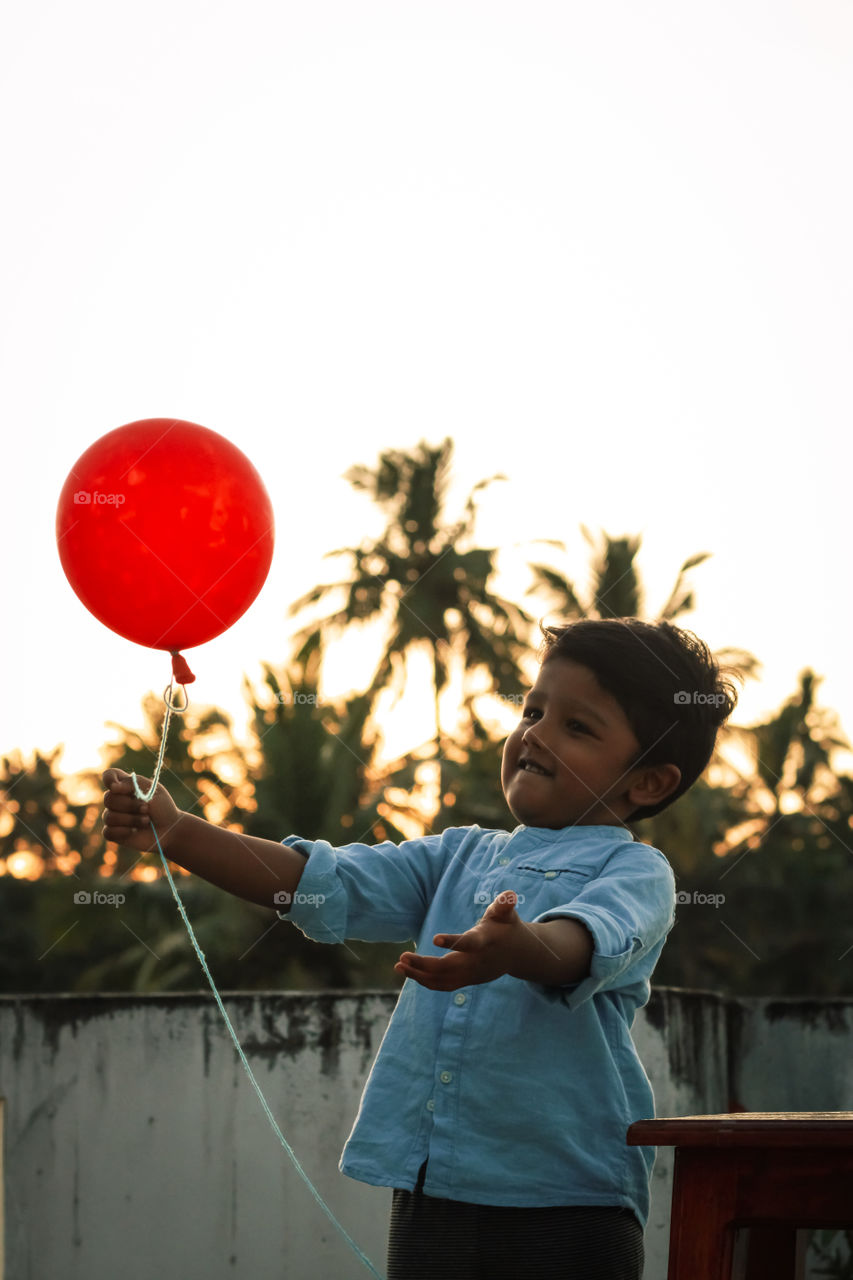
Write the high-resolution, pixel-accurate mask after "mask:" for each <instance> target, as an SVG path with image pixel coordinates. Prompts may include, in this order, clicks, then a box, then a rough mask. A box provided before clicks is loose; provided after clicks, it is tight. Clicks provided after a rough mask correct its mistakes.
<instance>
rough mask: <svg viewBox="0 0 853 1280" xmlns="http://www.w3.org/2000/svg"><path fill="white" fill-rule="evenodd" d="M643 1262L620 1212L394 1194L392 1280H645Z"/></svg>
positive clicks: (627, 1216) (638, 1237) (635, 1232)
mask: <svg viewBox="0 0 853 1280" xmlns="http://www.w3.org/2000/svg"><path fill="white" fill-rule="evenodd" d="M422 1172H423V1171H422ZM643 1257H644V1255H643V1229H642V1227H641V1226H640V1224H639V1222H638V1221H637V1218H636V1217H635V1215H634V1214H633V1213H632V1212H631V1210H630V1209H626V1208H621V1207H619V1206H618V1205H592V1206H590V1205H579V1206H559V1207H557V1208H542V1209H521V1208H505V1207H504V1206H502V1205H490V1204H466V1203H463V1202H462V1201H459V1200H438V1199H436V1198H435V1197H433V1196H425V1195H424V1194H423V1192H422V1191H421V1190H420V1188H419V1187H418V1188H417V1189H416V1190H415V1191H399V1190H395V1191H394V1198H393V1202H392V1207H391V1228H390V1232H389V1236H388V1280H641V1277H642V1274H643Z"/></svg>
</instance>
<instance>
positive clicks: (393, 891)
mask: <svg viewBox="0 0 853 1280" xmlns="http://www.w3.org/2000/svg"><path fill="white" fill-rule="evenodd" d="M285 843H286V844H288V845H291V846H294V847H296V848H298V849H300V850H301V851H302V852H303V853H305V854H307V855H308V861H307V863H306V866H305V870H304V872H303V873H302V877H301V880H300V883H299V890H298V892H297V893H296V894H295V895H294V900H293V904H292V906H291V909H290V912H289V913H288V915H287V916H285V917H284V918H285V919H289V920H291V921H292V922H293V923H294V924H296V925H297V926H298V927H299V928H300V929H301V930H302V931H303V933H305V934H306V935H307V936H308V937H310V938H314V939H315V940H316V941H319V942H340V941H342V940H343V939H344V938H361V939H364V940H365V941H400V942H407V941H408V940H409V939H414V941H415V942H416V944H417V948H418V950H419V951H420V952H421V953H423V954H427V955H442V954H445V953H444V951H443V950H442V948H440V947H436V946H435V945H434V944H433V941H432V938H433V935H434V934H436V933H463V932H464V931H465V930H466V929H470V928H471V927H472V926H473V925H474V924H476V922H477V920H478V919H479V918H480V917H481V916H482V914H483V912H484V910H485V908H486V906H488V904H489V903H490V902H491V901H493V899H494V898H495V897H497V895H498V894H499V893H502V892H505V891H506V890H510V889H511V890H513V891H514V892H515V893H516V894H517V895H518V908H517V909H518V912H519V915H520V916H521V917H522V919H525V920H530V921H544V920H554V919H558V918H560V917H571V918H573V919H577V920H580V921H581V922H582V923H583V924H584V925H586V927H587V928H588V929H589V931H590V933H591V934H592V937H593V941H594V952H593V955H592V960H591V965H590V972H589V974H588V976H587V977H585V978H583V979H582V981H580V982H576V983H572V984H569V985H567V986H564V987H545V986H540V985H539V984H536V983H533V982H527V981H523V980H520V979H517V978H511V977H509V976H507V975H505V976H504V977H501V978H498V979H496V980H495V981H494V982H489V983H483V984H482V985H478V986H470V987H466V988H464V989H462V990H461V991H457V992H443V991H430V990H428V989H427V988H426V987H422V986H420V985H419V984H418V983H415V982H412V981H410V980H407V981H406V982H405V984H404V985H403V988H402V991H401V992H400V998H399V1000H398V1002H397V1006H396V1008H395V1010H394V1013H393V1015H392V1018H391V1022H390V1024H389V1026H388V1030H387V1032H386V1034H385V1037H384V1039H383V1041H382V1045H381V1047H380V1050H379V1053H378V1055H377V1058H376V1062H375V1063H374V1065H373V1068H372V1070H371V1072H370V1076H369V1078H368V1081H367V1084H366V1086H365V1090H364V1095H363V1098H362V1103H361V1107H360V1109H359V1114H358V1117H357V1119H356V1122H355V1125H354V1128H353V1131H352V1133H351V1135H350V1137H349V1140H348V1141H347V1144H346V1147H345V1148H344V1152H343V1156H342V1158H341V1165H340V1167H341V1169H342V1171H343V1172H344V1173H346V1174H348V1175H350V1176H351V1177H354V1178H358V1179H360V1180H362V1181H364V1182H369V1183H373V1184H374V1185H377V1186H391V1187H401V1188H407V1189H409V1190H411V1189H413V1188H414V1186H415V1184H416V1182H417V1177H418V1171H419V1169H420V1167H421V1165H422V1164H423V1163H424V1161H425V1160H426V1161H428V1163H427V1170H426V1182H425V1184H424V1191H425V1192H426V1194H427V1195H431V1196H437V1197H443V1198H447V1199H453V1200H464V1201H470V1202H473V1203H477V1204H497V1205H520V1206H544V1205H626V1206H628V1207H629V1208H631V1209H633V1210H634V1212H635V1213H636V1215H637V1217H638V1219H639V1220H640V1222H641V1224H642V1225H645V1222H646V1220H647V1217H648V1210H649V1176H650V1174H651V1169H652V1164H653V1161H654V1154H655V1152H654V1148H652V1147H629V1146H627V1144H626V1142H625V1134H626V1131H627V1129H628V1126H629V1125H630V1124H631V1123H632V1122H633V1121H634V1120H640V1119H646V1118H650V1117H652V1116H653V1115H654V1098H653V1094H652V1089H651V1085H650V1083H649V1080H648V1077H647V1075H646V1073H645V1071H644V1069H643V1066H642V1064H641V1062H640V1060H639V1057H638V1056H637V1052H636V1049H635V1047H634V1044H633V1041H632V1039H631V1035H630V1028H631V1024H632V1022H633V1018H634V1013H635V1012H636V1010H637V1009H638V1008H641V1007H642V1006H643V1005H644V1004H645V1003H646V1002H647V1000H648V998H649V991H650V988H649V979H650V976H651V973H652V970H653V969H654V967H655V964H656V963H657V960H658V957H659V956H660V953H661V950H662V948H663V944H664V942H665V940H666V935H667V933H668V932H669V930H670V928H671V927H672V925H673V923H674V907H675V883H674V877H673V874H672V870H671V868H670V866H669V863H668V862H667V860H666V858H665V857H664V856H663V854H662V853H660V852H659V851H658V850H656V849H652V848H651V847H650V846H649V845H645V844H641V843H639V842H635V841H634V840H633V837H632V836H631V833H630V832H629V831H627V830H626V829H625V828H621V827H612V826H592V827H590V826H578V827H566V828H563V829H562V830H549V829H545V828H540V827H518V828H516V830H515V831H513V832H511V833H508V832H505V831H484V830H482V829H481V828H479V827H453V828H450V829H448V830H447V831H445V832H443V833H442V834H441V835H439V836H425V837H423V838H422V839H419V840H407V841H404V842H403V843H402V844H401V845H394V844H392V843H390V842H386V843H383V844H379V845H373V846H370V845H359V844H353V845H346V846H344V847H343V848H339V849H333V848H332V847H331V846H330V845H329V844H327V843H325V842H324V841H319V840H318V841H310V840H302V839H300V838H299V837H298V836H290V837H288V839H287V840H286V841H285Z"/></svg>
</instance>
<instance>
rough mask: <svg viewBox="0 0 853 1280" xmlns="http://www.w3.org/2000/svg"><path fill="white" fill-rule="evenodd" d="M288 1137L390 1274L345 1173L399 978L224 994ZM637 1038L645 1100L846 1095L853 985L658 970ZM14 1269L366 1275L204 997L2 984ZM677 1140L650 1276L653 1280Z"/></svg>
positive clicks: (821, 1100)
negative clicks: (365, 987)
mask: <svg viewBox="0 0 853 1280" xmlns="http://www.w3.org/2000/svg"><path fill="white" fill-rule="evenodd" d="M225 1000H226V1004H227V1007H228V1010H229V1013H230V1015H231V1018H232V1020H233V1022H234V1025H235V1030H236V1032H237V1035H238V1036H239V1038H240V1041H241V1043H242V1045H243V1047H244V1049H245V1052H246V1054H247V1056H248V1058H249V1060H250V1062H251V1063H252V1066H253V1069H254V1071H255V1073H256V1075H257V1077H258V1081H259V1083H260V1085H261V1088H262V1089H263V1090H264V1092H265V1094H266V1096H267V1099H268V1101H269V1103H270V1106H271V1108H272V1111H273V1113H274V1115H275V1116H276V1118H277V1119H278V1121H279V1123H280V1125H281V1128H282V1130H283V1131H284V1134H285V1137H286V1138H287V1139H288V1141H289V1142H290V1143H291V1145H292V1146H293V1148H294V1149H295V1151H296V1153H297V1155H298V1156H299V1158H300V1159H301V1161H302V1163H303V1165H304V1166H305V1169H306V1171H307V1173H308V1175H309V1176H310V1177H311V1179H312V1181H313V1182H314V1183H315V1185H316V1186H317V1187H318V1189H319V1191H320V1193H321V1195H322V1196H323V1197H324V1198H325V1199H326V1200H327V1202H328V1203H329V1204H330V1205H331V1207H332V1209H333V1210H334V1212H335V1213H336V1215H337V1216H338V1218H339V1219H340V1220H341V1222H342V1223H343V1225H344V1226H345V1227H346V1229H347V1230H348V1231H349V1232H350V1233H351V1234H352V1235H353V1236H354V1237H355V1239H356V1240H357V1241H358V1243H359V1245H360V1246H361V1247H362V1248H363V1249H364V1251H365V1252H366V1253H367V1254H368V1256H369V1257H370V1258H371V1259H372V1260H373V1263H374V1265H375V1266H376V1267H377V1270H379V1271H380V1272H384V1260H385V1235H386V1226H387V1218H388V1210H389V1205H390V1192H388V1191H385V1190H380V1189H377V1188H372V1187H367V1186H364V1185H363V1184H361V1183H357V1182H354V1181H352V1180H351V1179H349V1178H345V1177H343V1176H342V1175H341V1174H339V1173H338V1171H337V1162H338V1157H339V1154H340V1149H341V1147H342V1145H343V1142H344V1140H345V1139H346V1137H347V1134H348V1133H349V1130H350V1127H351V1125H352V1121H353V1119H354V1116H355V1113H356V1110H357V1107H358V1099H359V1096H360V1091H361V1086H362V1083H363V1081H364V1078H365V1076H366V1074H367V1071H368V1068H369V1065H370V1063H371V1061H372V1059H373V1057H374V1055H375V1053H376V1050H377V1048H378V1046H379V1041H380V1039H381V1037H382V1033H383V1031H384V1028H385V1025H386V1023H387V1020H388V1016H389V1014H390V1012H391V1009H392V1008H393V1004H394V996H393V994H391V993H386V992H361V993H357V994H348V993H320V994H317V993H310V994H301V993H289V994H286V995H276V994H263V995H232V996H227V997H225ZM634 1036H635V1040H636V1043H637V1047H638V1050H639V1052H640V1056H641V1058H642V1059H643V1061H644V1063H645V1065H646V1070H647V1071H648V1074H649V1077H650V1079H651V1081H652V1084H653V1086H654V1090H655V1097H656V1101H657V1113H658V1115H679V1114H680V1115H690V1114H696V1113H706V1112H716V1111H727V1110H730V1109H736V1108H743V1109H746V1110H755V1111H762V1110H769V1111H777V1110H808V1111H811V1110H815V1111H817V1110H820V1111H823V1110H832V1111H835V1110H853V1053H851V1047H853V999H851V1000H820V1001H805V1000H778V999H773V1000H758V999H755V1000H725V999H723V998H721V997H720V996H718V995H714V994H713V993H710V992H693V991H679V990H675V989H671V988H659V989H657V990H655V991H654V992H653V995H652V1000H651V1001H650V1003H649V1005H648V1006H647V1007H646V1009H644V1010H643V1011H642V1012H641V1013H640V1014H639V1015H638V1017H637V1021H636V1023H635V1026H634ZM0 1097H2V1098H3V1099H4V1100H5V1106H4V1128H5V1133H4V1141H3V1184H4V1193H5V1196H4V1198H5V1236H6V1240H5V1262H6V1270H5V1280H151V1277H153V1276H157V1277H162V1278H163V1280H202V1278H203V1280H226V1278H227V1277H242V1278H244V1280H267V1278H269V1280H273V1278H275V1280H279V1278H282V1280H283V1278H284V1277H287V1278H288V1280H303V1278H304V1280H348V1278H349V1277H353V1280H361V1277H363V1276H367V1275H368V1274H369V1273H368V1271H367V1270H366V1269H365V1268H364V1267H363V1266H362V1265H361V1264H360V1263H359V1262H358V1260H357V1259H356V1258H355V1257H354V1256H353V1255H352V1254H351V1253H350V1252H349V1251H348V1249H347V1247H346V1245H345V1244H344V1243H343V1242H342V1241H341V1240H340V1238H339V1236H338V1235H337V1233H336V1232H335V1231H334V1229H333V1228H332V1226H331V1224H330V1223H329V1222H328V1220H327V1219H326V1217H325V1216H324V1215H323V1213H322V1211H321V1210H320V1209H319V1208H318V1206H317V1205H316V1204H315V1202H314V1201H313V1199H312V1198H311V1196H310V1193H309V1192H308V1190H307V1189H306V1187H305V1186H304V1185H303V1183H302V1182H301V1181H300V1179H299V1177H298V1175H297V1174H296V1172H295V1171H294V1170H293V1168H292V1167H291V1165H290V1162H289V1160H288V1159H287V1157H286V1155H285V1153H284V1152H283V1151H282V1149H281V1147H280V1145H279V1143H278V1140H277V1139H276V1137H275V1135H274V1134H273V1133H272V1131H271V1129H270V1127H269V1124H268V1121H267V1119H266V1117H265V1116H264V1114H263V1111H262V1109H261V1106H260V1104H259V1102H258V1099H257V1097H256V1095H255V1093H254V1091H253V1090H252V1088H251V1085H250V1084H249V1082H248V1080H247V1078H246V1076H245V1073H244V1071H243V1068H242V1066H241V1065H240V1062H239V1059H238V1058H237V1055H236V1053H235V1052H234V1049H233V1046H232V1044H231V1041H230V1039H229V1038H228V1034H227V1031H226V1029H225V1027H224V1025H223V1024H222V1021H221V1018H220V1015H219V1012H218V1010H217V1008H216V1006H215V1004H214V1003H213V1000H212V998H211V997H210V996H208V995H201V994H200V995H154V996H47V997H38V996H25V997H20V998H15V997H3V998H0ZM671 1169H672V1153H671V1151H669V1150H666V1149H661V1150H660V1152H659V1154H658V1158H657V1162H656V1165H655V1171H654V1177H653V1187H652V1213H651V1216H650V1220H649V1226H648V1230H647V1233H646V1257H647V1263H646V1273H645V1280H665V1277H666V1250H667V1240H668V1235H669V1197H670V1184H671Z"/></svg>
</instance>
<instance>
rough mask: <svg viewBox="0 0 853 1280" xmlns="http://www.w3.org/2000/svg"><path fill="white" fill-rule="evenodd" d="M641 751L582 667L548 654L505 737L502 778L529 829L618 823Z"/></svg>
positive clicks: (629, 807) (627, 807)
mask: <svg viewBox="0 0 853 1280" xmlns="http://www.w3.org/2000/svg"><path fill="white" fill-rule="evenodd" d="M639 754H640V744H639V743H638V742H637V739H636V738H635V737H634V733H633V730H632V729H631V726H630V724H629V723H628V720H627V717H626V716H625V713H624V711H623V710H622V708H621V707H620V705H619V703H618V702H617V701H616V699H615V698H613V697H612V696H611V695H610V694H609V693H607V692H606V691H605V690H604V689H602V688H601V685H600V684H599V683H598V681H597V680H596V678H595V675H594V674H593V672H592V671H591V670H590V669H589V667H583V666H581V665H580V664H579V663H577V662H573V661H572V660H571V659H569V658H550V659H547V660H546V661H545V662H544V663H543V664H542V666H541V668H540V670H539V675H538V676H537V679H536V683H535V684H534V686H533V688H532V689H531V691H530V693H529V694H528V695H527V698H526V700H525V704H524V710H523V712H522V719H521V723H520V724H519V726H518V728H517V729H515V730H513V732H512V733H511V734H510V736H509V737H508V738H507V740H506V744H505V745H504V753H503V767H502V769H501V782H502V784H503V790H504V795H505V796H506V801H507V804H508V805H509V807H510V809H511V810H512V813H513V814H514V816H515V817H516V818H517V819H518V821H519V822H522V823H524V824H525V825H526V826H529V827H552V828H559V827H569V826H574V825H592V824H607V825H617V826H618V825H621V824H622V823H623V822H624V819H625V818H626V817H627V815H628V814H629V813H631V812H632V811H633V809H634V808H636V807H637V806H636V804H634V803H632V802H631V801H629V800H628V798H627V791H628V788H629V785H630V783H631V782H632V781H633V780H634V779H635V776H636V770H633V769H632V765H633V762H634V761H635V760H636V759H637V757H638V755H639Z"/></svg>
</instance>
